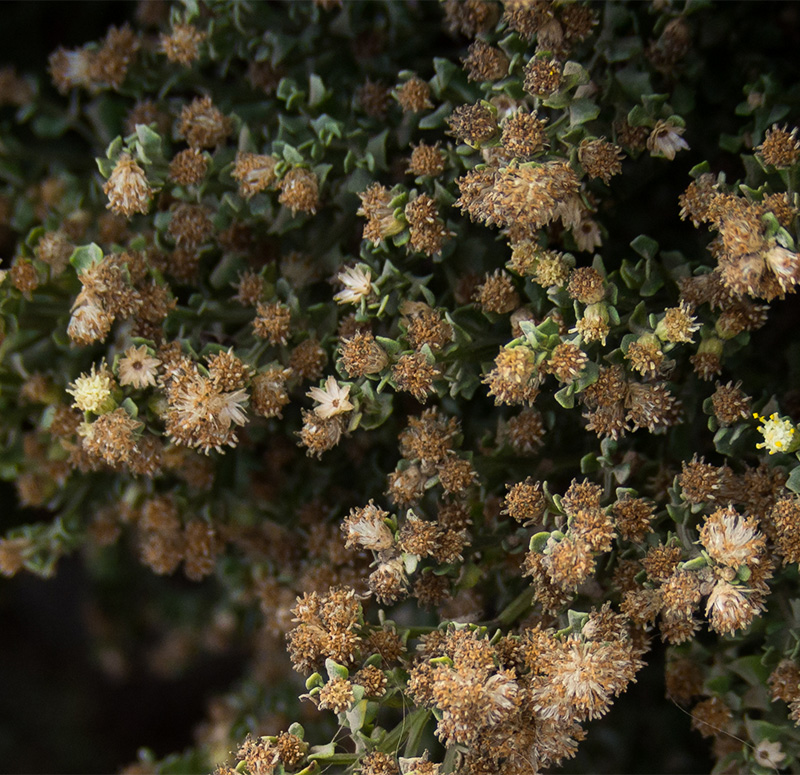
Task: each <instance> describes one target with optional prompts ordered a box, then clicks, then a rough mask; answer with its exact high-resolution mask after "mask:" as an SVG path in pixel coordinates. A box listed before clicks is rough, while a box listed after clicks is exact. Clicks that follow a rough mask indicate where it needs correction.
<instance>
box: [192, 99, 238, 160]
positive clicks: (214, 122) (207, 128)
mask: <svg viewBox="0 0 800 775" xmlns="http://www.w3.org/2000/svg"><path fill="white" fill-rule="evenodd" d="M232 131H233V122H232V121H231V120H230V119H229V118H227V117H226V116H225V115H224V114H223V113H222V112H221V111H220V110H219V109H218V108H216V107H214V105H213V103H212V102H211V97H195V99H194V100H192V102H191V103H190V104H189V105H184V107H183V108H182V109H181V115H180V119H179V122H178V133H179V134H180V136H181V137H183V138H185V140H186V142H187V143H189V145H190V146H191V147H192V148H214V147H215V146H218V145H222V144H223V143H224V142H225V141H226V140H227V139H228V137H229V136H230V134H231V132H232Z"/></svg>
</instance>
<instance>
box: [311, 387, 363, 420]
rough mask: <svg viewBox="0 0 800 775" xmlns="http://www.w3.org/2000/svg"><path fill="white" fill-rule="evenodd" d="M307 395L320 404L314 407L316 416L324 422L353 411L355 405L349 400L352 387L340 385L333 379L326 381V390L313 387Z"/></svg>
mask: <svg viewBox="0 0 800 775" xmlns="http://www.w3.org/2000/svg"><path fill="white" fill-rule="evenodd" d="M306 395H307V396H308V397H309V398H313V399H314V400H315V401H316V402H317V403H318V404H319V406H315V407H314V414H316V415H317V417H319V418H321V419H323V420H328V419H330V418H331V417H334V416H335V415H337V414H343V413H344V412H349V411H351V410H352V409H353V405H352V404H351V403H350V401H348V400H347V397H348V396H349V395H350V385H340V384H339V383H338V382H337V381H336V380H335V379H334V378H333V377H328V379H326V380H325V387H324V388H319V387H313V388H311V390H309V391H308V393H306Z"/></svg>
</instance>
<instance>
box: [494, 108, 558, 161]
mask: <svg viewBox="0 0 800 775" xmlns="http://www.w3.org/2000/svg"><path fill="white" fill-rule="evenodd" d="M545 124H546V122H545V121H543V120H542V119H540V118H539V117H538V116H537V115H536V113H526V112H525V111H522V110H517V111H515V112H514V113H512V114H511V115H510V116H509V117H508V118H507V119H506V120H505V121H504V122H503V135H502V143H503V148H504V149H505V150H506V152H507V153H509V154H510V155H511V156H515V157H517V158H520V159H527V158H529V157H531V156H533V155H535V154H537V153H539V152H541V151H543V150H544V149H545V147H546V146H547V135H546V134H545V129H544V128H545Z"/></svg>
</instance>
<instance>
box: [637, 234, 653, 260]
mask: <svg viewBox="0 0 800 775" xmlns="http://www.w3.org/2000/svg"><path fill="white" fill-rule="evenodd" d="M631 247H632V248H633V249H634V250H635V251H636V252H637V253H638V254H639V255H640V256H643V257H644V258H650V259H652V258H655V257H656V255H657V254H658V243H657V242H656V241H655V240H654V239H653V238H652V237H648V236H647V235H646V234H640V235H639V236H638V237H636V239H634V240H633V241H632V242H631Z"/></svg>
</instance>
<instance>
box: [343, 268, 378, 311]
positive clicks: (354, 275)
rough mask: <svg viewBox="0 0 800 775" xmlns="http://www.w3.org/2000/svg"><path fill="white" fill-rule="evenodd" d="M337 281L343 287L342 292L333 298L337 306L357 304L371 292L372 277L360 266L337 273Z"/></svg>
mask: <svg viewBox="0 0 800 775" xmlns="http://www.w3.org/2000/svg"><path fill="white" fill-rule="evenodd" d="M337 279H338V280H339V282H340V283H342V284H343V285H344V290H343V291H339V293H337V294H336V295H335V296H334V297H333V298H334V300H335V301H337V302H338V303H339V304H358V302H359V301H361V299H362V298H364V297H365V296H367V295H369V292H370V291H371V290H372V275H371V274H370V271H369V269H366V268H362V266H361V265H359V266H356V267H348V268H347V269H345V270H344V271H343V272H339V274H338V276H337Z"/></svg>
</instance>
